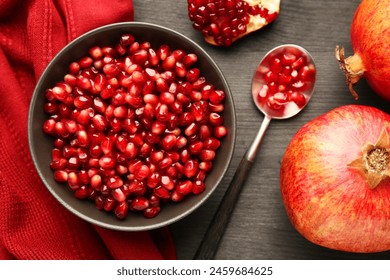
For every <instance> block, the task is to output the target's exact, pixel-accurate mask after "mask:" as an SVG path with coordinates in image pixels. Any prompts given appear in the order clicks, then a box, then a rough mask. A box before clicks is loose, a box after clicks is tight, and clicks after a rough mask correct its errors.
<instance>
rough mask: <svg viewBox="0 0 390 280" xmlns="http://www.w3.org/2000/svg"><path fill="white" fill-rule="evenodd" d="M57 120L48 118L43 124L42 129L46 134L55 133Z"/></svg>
mask: <svg viewBox="0 0 390 280" xmlns="http://www.w3.org/2000/svg"><path fill="white" fill-rule="evenodd" d="M56 123H57V122H56V121H55V120H53V119H47V120H46V121H45V122H44V123H43V126H42V130H43V132H44V133H46V134H54V133H55V131H56V129H55V127H56Z"/></svg>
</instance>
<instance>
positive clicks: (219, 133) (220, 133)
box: [214, 126, 227, 138]
mask: <svg viewBox="0 0 390 280" xmlns="http://www.w3.org/2000/svg"><path fill="white" fill-rule="evenodd" d="M226 134H227V129H226V127H224V126H216V127H215V128H214V136H215V137H216V138H222V137H224V136H225V135H226Z"/></svg>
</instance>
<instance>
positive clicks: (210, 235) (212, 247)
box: [194, 116, 271, 260]
mask: <svg viewBox="0 0 390 280" xmlns="http://www.w3.org/2000/svg"><path fill="white" fill-rule="evenodd" d="M270 121H271V118H270V117H268V116H266V117H265V118H264V120H263V123H262V125H261V127H260V129H259V132H258V133H257V135H256V137H255V139H254V141H253V143H252V145H251V146H250V148H249V149H248V151H247V152H246V154H245V156H244V157H243V158H242V160H241V162H240V164H239V166H238V168H237V170H236V173H235V174H234V176H233V179H232V181H231V183H230V185H229V187H228V189H227V190H226V192H225V195H224V196H223V198H222V200H221V202H220V204H219V207H218V209H217V211H216V212H215V214H214V217H213V219H212V221H211V223H210V225H209V227H208V229H207V231H206V233H205V235H204V237H203V239H202V241H201V244H200V245H199V247H198V250H197V251H196V253H195V256H194V260H210V259H213V258H214V256H215V254H216V252H217V249H218V246H219V242H220V241H221V238H222V235H223V234H224V232H225V229H226V226H227V224H228V223H229V220H230V217H231V215H232V213H233V210H234V207H235V205H236V203H237V200H238V197H239V194H240V192H241V190H242V187H243V185H244V182H245V179H246V178H247V177H248V173H249V170H250V169H251V167H252V165H253V161H254V158H255V154H256V152H257V150H258V148H259V146H260V143H261V140H262V138H263V136H264V133H265V131H266V129H267V127H268V125H269V123H270Z"/></svg>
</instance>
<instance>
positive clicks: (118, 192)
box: [111, 188, 126, 202]
mask: <svg viewBox="0 0 390 280" xmlns="http://www.w3.org/2000/svg"><path fill="white" fill-rule="evenodd" d="M111 195H112V197H113V198H114V199H115V200H116V201H118V202H123V201H125V200H126V196H125V194H124V193H123V191H122V189H121V188H115V189H113V190H112V191H111Z"/></svg>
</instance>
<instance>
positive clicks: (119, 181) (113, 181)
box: [107, 176, 123, 189]
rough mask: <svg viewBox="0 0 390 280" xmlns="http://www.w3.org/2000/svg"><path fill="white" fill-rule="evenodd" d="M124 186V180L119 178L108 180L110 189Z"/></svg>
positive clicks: (114, 177)
mask: <svg viewBox="0 0 390 280" xmlns="http://www.w3.org/2000/svg"><path fill="white" fill-rule="evenodd" d="M121 186H123V180H122V179H121V178H120V177H119V176H113V177H110V178H108V180H107V187H109V188H110V189H116V188H120V187H121Z"/></svg>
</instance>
